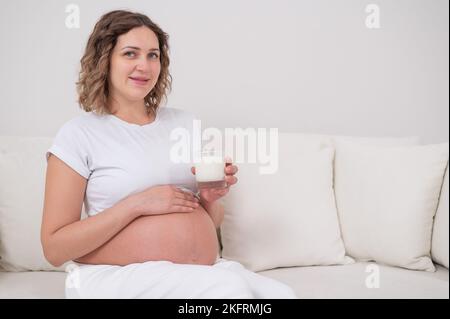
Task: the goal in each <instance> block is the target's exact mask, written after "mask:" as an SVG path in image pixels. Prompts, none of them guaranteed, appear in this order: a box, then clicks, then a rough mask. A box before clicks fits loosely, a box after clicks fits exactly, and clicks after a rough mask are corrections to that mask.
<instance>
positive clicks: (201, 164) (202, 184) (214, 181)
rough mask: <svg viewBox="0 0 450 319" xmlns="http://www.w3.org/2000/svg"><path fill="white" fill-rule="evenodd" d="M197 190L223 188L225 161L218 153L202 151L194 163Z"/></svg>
mask: <svg viewBox="0 0 450 319" xmlns="http://www.w3.org/2000/svg"><path fill="white" fill-rule="evenodd" d="M195 179H196V181H197V188H198V189H202V188H224V187H226V181H225V160H224V158H223V156H222V153H221V152H220V151H215V150H202V151H201V152H200V154H199V156H198V160H197V162H196V163H195Z"/></svg>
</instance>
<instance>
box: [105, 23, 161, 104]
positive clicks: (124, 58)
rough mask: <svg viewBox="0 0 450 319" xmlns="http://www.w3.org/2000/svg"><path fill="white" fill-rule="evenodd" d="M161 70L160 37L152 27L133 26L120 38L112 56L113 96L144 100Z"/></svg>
mask: <svg viewBox="0 0 450 319" xmlns="http://www.w3.org/2000/svg"><path fill="white" fill-rule="evenodd" d="M160 71H161V63H160V51H159V44H158V38H157V37H156V34H155V33H154V32H153V31H152V30H150V29H149V28H147V27H145V26H142V27H138V28H134V29H131V30H130V31H128V33H125V34H122V35H121V36H119V37H118V38H117V43H116V46H115V47H114V49H113V52H112V55H111V63H110V71H109V79H108V81H109V88H110V94H111V96H112V98H114V99H117V98H121V99H125V100H127V101H130V102H136V101H140V100H143V99H144V97H145V96H147V94H148V93H150V91H151V90H152V89H153V87H154V86H155V85H156V82H157V81H158V77H159V73H160Z"/></svg>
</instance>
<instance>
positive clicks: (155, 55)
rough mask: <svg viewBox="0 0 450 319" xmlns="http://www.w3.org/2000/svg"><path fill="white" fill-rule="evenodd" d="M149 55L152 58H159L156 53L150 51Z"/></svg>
mask: <svg viewBox="0 0 450 319" xmlns="http://www.w3.org/2000/svg"><path fill="white" fill-rule="evenodd" d="M149 56H150V57H151V58H152V59H157V58H159V56H158V54H157V53H150V54H149Z"/></svg>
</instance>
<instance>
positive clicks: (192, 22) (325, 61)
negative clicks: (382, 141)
mask: <svg viewBox="0 0 450 319" xmlns="http://www.w3.org/2000/svg"><path fill="white" fill-rule="evenodd" d="M69 3H75V4H77V5H78V6H79V8H80V14H81V15H80V28H79V29H68V28H67V27H66V26H65V19H66V16H67V13H66V12H65V7H66V5H67V4H69ZM370 3H375V4H377V5H378V6H379V8H380V23H381V28H380V29H369V28H367V27H366V24H365V20H366V16H367V15H368V13H366V12H365V8H366V5H367V4H370ZM0 5H1V8H0V38H1V42H0V43H1V51H0V70H1V71H0V97H1V102H0V135H43V136H53V135H54V134H55V133H56V131H57V130H58V128H59V127H60V126H61V125H62V124H63V123H64V122H65V121H67V120H69V119H70V118H72V117H73V116H76V115H77V114H79V113H81V112H82V111H81V110H80V109H79V108H78V105H77V102H76V99H77V97H76V91H75V81H76V80H77V72H78V68H79V66H78V64H79V60H80V58H81V56H82V53H83V50H84V47H85V43H86V41H87V38H88V36H89V34H90V32H91V30H92V28H93V26H94V24H95V22H96V21H97V20H98V18H99V17H100V16H101V14H103V13H105V12H107V11H110V10H113V9H118V8H122V9H124V8H128V9H132V10H137V11H141V12H143V13H146V14H147V15H148V16H149V17H150V18H152V19H153V20H154V21H155V22H157V23H158V24H159V25H160V26H161V27H162V28H163V29H164V30H166V32H168V33H169V34H170V36H171V38H170V44H171V58H172V67H171V72H172V75H173V78H174V89H173V92H172V94H171V95H170V96H169V103H168V105H169V106H173V107H178V108H183V109H188V110H191V111H192V112H194V113H196V114H197V115H198V116H199V117H200V118H202V119H203V120H204V125H203V126H204V127H205V126H216V127H219V128H224V127H267V128H268V127H278V128H279V129H280V131H287V132H294V131H297V132H312V133H332V134H344V135H356V136H410V135H416V136H419V137H420V138H421V140H422V142H425V143H437V142H442V141H448V129H449V95H448V92H449V91H448V86H449V83H448V82H449V80H448V68H449V65H448V63H449V62H448V61H449V60H448V57H449V47H448V43H449V42H448V36H449V35H448V33H449V32H448V30H449V29H448V27H449V22H448V21H449V20H448V1H447V0H379V1H362V0H360V1H358V0H339V1H337V0H305V1H295V0H277V1H275V0H273V1H260V0H251V1H240V0H226V1H225V0H223V1H211V0H190V1H183V0H171V1H168V0H154V1H117V0H116V1H96V2H94V1H87V0H78V1H74V2H70V1H60V0H59V1H57V0H53V1H50V0H42V1H34V0H18V1H12V0H10V1H2V2H1V4H0Z"/></svg>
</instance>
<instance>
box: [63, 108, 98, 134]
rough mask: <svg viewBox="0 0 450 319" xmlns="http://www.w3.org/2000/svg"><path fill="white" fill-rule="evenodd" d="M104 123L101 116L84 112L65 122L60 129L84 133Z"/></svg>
mask: <svg viewBox="0 0 450 319" xmlns="http://www.w3.org/2000/svg"><path fill="white" fill-rule="evenodd" d="M102 121H104V117H102V116H101V115H98V114H95V113H93V112H84V113H81V114H79V115H77V116H74V117H72V118H70V119H69V120H67V121H66V122H64V123H63V124H62V125H61V127H60V131H70V132H72V133H76V132H82V131H85V130H86V128H88V127H92V126H98V125H100V123H101V122H102Z"/></svg>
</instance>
